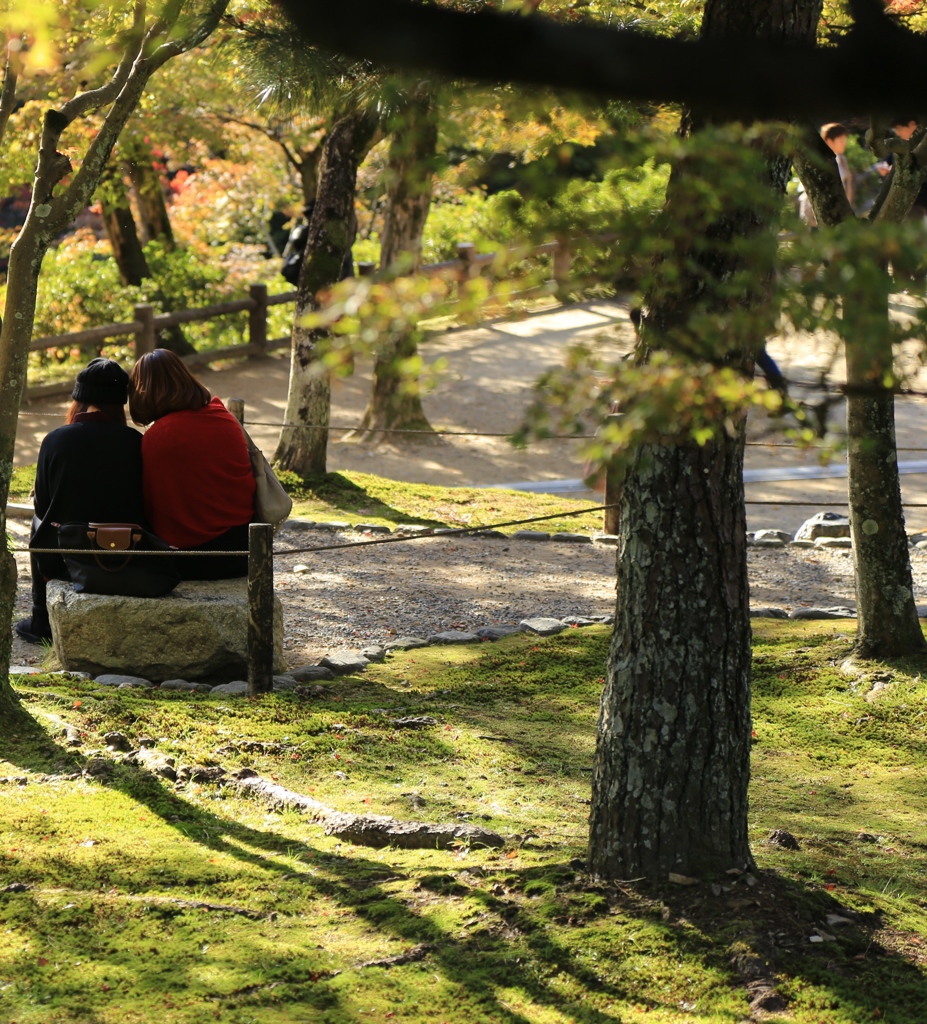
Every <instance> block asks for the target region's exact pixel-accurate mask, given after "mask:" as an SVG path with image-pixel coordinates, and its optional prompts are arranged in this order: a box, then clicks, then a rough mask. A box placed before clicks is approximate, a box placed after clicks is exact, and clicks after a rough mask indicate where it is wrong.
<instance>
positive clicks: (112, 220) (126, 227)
mask: <svg viewBox="0 0 927 1024" xmlns="http://www.w3.org/2000/svg"><path fill="white" fill-rule="evenodd" d="M103 186H104V187H103V188H102V189H101V190H100V193H99V197H100V205H101V207H102V208H103V224H104V226H105V228H106V237H107V239H108V240H109V244H110V246H111V248H112V250H113V259H114V260H115V261H116V266H117V267H118V268H119V277H120V278H121V280H122V283H123V284H128V285H136V286H139V285H141V284H142V282H143V281H152V282H153V284H154V288H153V289H151V297H152V298H153V299H155V300H156V301H157V302H158V303H159V305H160V306H161V309H162V310H163V311H164V312H165V313H170V312H171V304H170V303H169V302H168V301H167V299H166V298H165V296H164V292H163V291H162V290H161V287H160V285H159V284H158V283H157V281H155V280H154V278H153V277H152V274H151V268H150V267H149V266H148V260H147V259H146V258H145V252H144V250H143V249H142V244H141V242H140V241H139V237H138V228H137V225H136V223H135V217H134V216H133V214H132V207H131V205H130V203H129V193H128V190H127V189H126V185H125V181H124V180H123V176H122V167H121V165H118V164H115V163H113V164H111V165H110V166H109V167H107V170H106V175H105V176H104V180H103ZM165 213H166V211H165ZM168 230H170V224H168ZM171 244H172V246H173V236H172V238H171ZM158 345H159V346H160V347H161V348H167V349H170V350H171V352H176V353H177V355H179V356H188V355H192V354H193V353H194V352H196V349H195V348H194V347H193V345H191V344H190V342H189V341H188V340H187V336H186V335H185V334H184V332H183V328H182V327H180V325H179V324H175V325H174V326H173V327H163V328H162V329H161V330H160V331H158Z"/></svg>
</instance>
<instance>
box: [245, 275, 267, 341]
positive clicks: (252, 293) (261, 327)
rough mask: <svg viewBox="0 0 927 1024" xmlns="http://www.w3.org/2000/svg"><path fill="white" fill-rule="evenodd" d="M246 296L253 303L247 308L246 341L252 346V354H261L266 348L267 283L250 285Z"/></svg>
mask: <svg viewBox="0 0 927 1024" xmlns="http://www.w3.org/2000/svg"><path fill="white" fill-rule="evenodd" d="M248 298H250V299H251V301H252V302H253V303H254V305H253V306H252V307H251V309H249V310H248V341H249V342H250V343H251V344H252V345H253V346H254V355H256V356H262V355H264V350H265V349H266V348H267V285H266V284H253V285H251V287H250V288H249V289H248Z"/></svg>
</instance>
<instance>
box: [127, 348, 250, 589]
mask: <svg viewBox="0 0 927 1024" xmlns="http://www.w3.org/2000/svg"><path fill="white" fill-rule="evenodd" d="M129 411H130V412H131V414H132V419H133V420H135V422H136V423H138V424H141V425H142V426H145V425H147V424H151V426H149V427H148V429H147V430H146V431H145V434H144V436H143V437H142V487H143V492H144V497H145V510H146V512H147V514H148V520H149V522H150V523H151V526H152V529H153V530H154V532H155V533H156V534H157V535H158V536H159V537H161V538H162V539H163V540H165V541H167V542H168V544H172V545H174V546H175V547H177V548H180V549H181V550H186V551H242V552H247V550H248V525H249V523H250V522H251V520H252V519H253V518H254V490H255V483H254V474H253V473H252V470H251V460H250V459H249V457H248V447H247V444H246V443H245V435H244V433H243V432H242V429H241V427H240V426H239V423H238V420H236V419H235V417H234V416H233V415H232V414H231V413H230V412H229V411H228V409H226V408H225V406H224V405H223V404H222V402H221V401H220V400H219V399H218V398H213V397H212V396H211V395H210V393H209V391H208V390H207V389H206V387H205V386H204V385H203V384H201V383H200V382H199V381H198V380H197V379H196V377H194V376H193V374H192V373H190V371H189V370H188V369H187V367H186V366H185V365H184V363H183V361H182V360H181V359H180V358H179V357H178V356H176V355H175V354H174V353H173V352H169V351H168V350H167V349H165V348H159V349H155V351H154V352H149V353H147V354H146V355H143V356H142V357H141V359H139V361H138V362H137V363H136V364H135V367H134V369H133V370H132V375H131V380H130V385H129ZM177 563H178V570H179V572H180V575H181V578H182V579H187V580H221V579H234V578H235V577H238V576H247V574H248V557H247V555H246V554H245V555H242V556H238V555H229V556H225V557H222V556H216V557H213V558H178V559H177Z"/></svg>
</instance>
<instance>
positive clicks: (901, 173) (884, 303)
mask: <svg viewBox="0 0 927 1024" xmlns="http://www.w3.org/2000/svg"><path fill="white" fill-rule="evenodd" d="M922 137H923V136H922V135H918V136H917V137H916V138H915V139H914V140H912V141H913V142H915V143H917V144H916V145H914V146H911V147H906V146H898V149H899V152H897V153H896V159H895V169H894V171H893V172H892V180H891V182H890V184H889V186H888V189H887V192H886V194H885V195H884V196H883V197H882V199H881V201H880V202H879V203H878V205H877V206H876V208H875V217H874V219H875V220H876V221H877V222H879V223H896V224H899V223H901V222H902V221H903V220H904V218H905V217H906V216H907V215H908V213H910V211H911V207H912V206H913V204H914V201H915V198H916V197H917V193H918V190H919V189H920V187H921V184H922V183H923V182H924V180H925V179H927V159H925V158H927V153H925V152H924V150H925V148H927V147H925V146H923V145H920V143H921V140H922ZM898 141H899V142H900V141H901V140H898ZM880 144H881V140H879V139H876V140H874V148H875V149H876V150H877V152H878V155H880V156H882V155H884V153H882V152H879V149H880ZM896 144H897V143H896ZM795 165H796V169H797V170H798V172H799V175H800V176H801V179H802V182H803V183H804V185H805V188H806V190H807V192H808V195H809V197H810V198H811V201H812V206H813V207H814V211H815V216H816V217H817V219H818V223H819V224H824V225H828V226H834V225H836V224H840V223H841V222H843V221H845V220H850V219H852V218H854V217H855V215H854V213H853V210H852V209H851V207H850V204H849V203H848V202H847V201H846V196H845V195H844V191H843V186H842V184H841V183H840V177H839V174H838V172H837V166H836V163H835V161H834V159H833V156H832V154H831V153H830V150H828V149H827V148H826V146H825V145H824V143H823V142H821V140H820V139H819V138H817V136H816V134H815V135H812V136H811V138H810V140H809V146H808V148H807V149H806V150H804V151H802V152H799V153H796V155H795ZM859 229H860V230H866V225H863V224H860V225H859ZM889 291H890V280H889V274H888V268H887V267H886V266H881V267H879V266H874V265H872V266H869V267H867V268H866V269H865V272H861V273H857V274H855V275H854V276H853V278H852V279H851V281H850V284H849V285H848V288H847V290H846V292H845V293H844V295H843V311H842V320H841V324H840V331H841V334H842V337H843V343H844V352H845V358H846V375H847V492H848V501H849V505H850V533H851V535H852V538H853V567H854V573H855V577H856V602H857V619H858V629H857V633H856V643H855V645H854V654H855V655H856V656H857V657H860V658H891V657H900V656H903V655H911V654H919V653H922V652H923V651H925V650H927V641H925V639H924V633H923V630H922V629H921V625H920V621H919V619H918V614H917V605H916V603H915V600H914V581H913V577H912V574H911V559H910V555H909V553H908V538H907V534H906V532H905V521H904V508H903V506H902V499H901V479H900V477H899V475H898V456H897V450H896V441H895V397H894V392H893V384H892V381H893V380H894V356H893V351H892V338H891V332H890V331H889V329H888V328H889V319H888V296H889Z"/></svg>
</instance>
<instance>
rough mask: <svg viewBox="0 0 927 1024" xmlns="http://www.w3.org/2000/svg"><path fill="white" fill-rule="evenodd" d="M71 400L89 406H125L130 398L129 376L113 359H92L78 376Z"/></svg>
mask: <svg viewBox="0 0 927 1024" xmlns="http://www.w3.org/2000/svg"><path fill="white" fill-rule="evenodd" d="M71 398H73V399H74V401H75V402H84V403H85V404H87V405H106V404H111V405H125V404H126V402H127V401H128V398H129V375H128V374H127V373H126V371H125V370H123V368H122V367H121V366H120V365H119V363H117V362H116V361H115V360H113V359H103V358H102V357H101V356H100V357H97V358H96V359H91V360H90V362H89V363H88V364H87V365H86V366H85V367H84V369H83V370H81V371H80V373H79V374H78V375H77V381H76V383H75V384H74V390H73V391H72V392H71Z"/></svg>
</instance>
